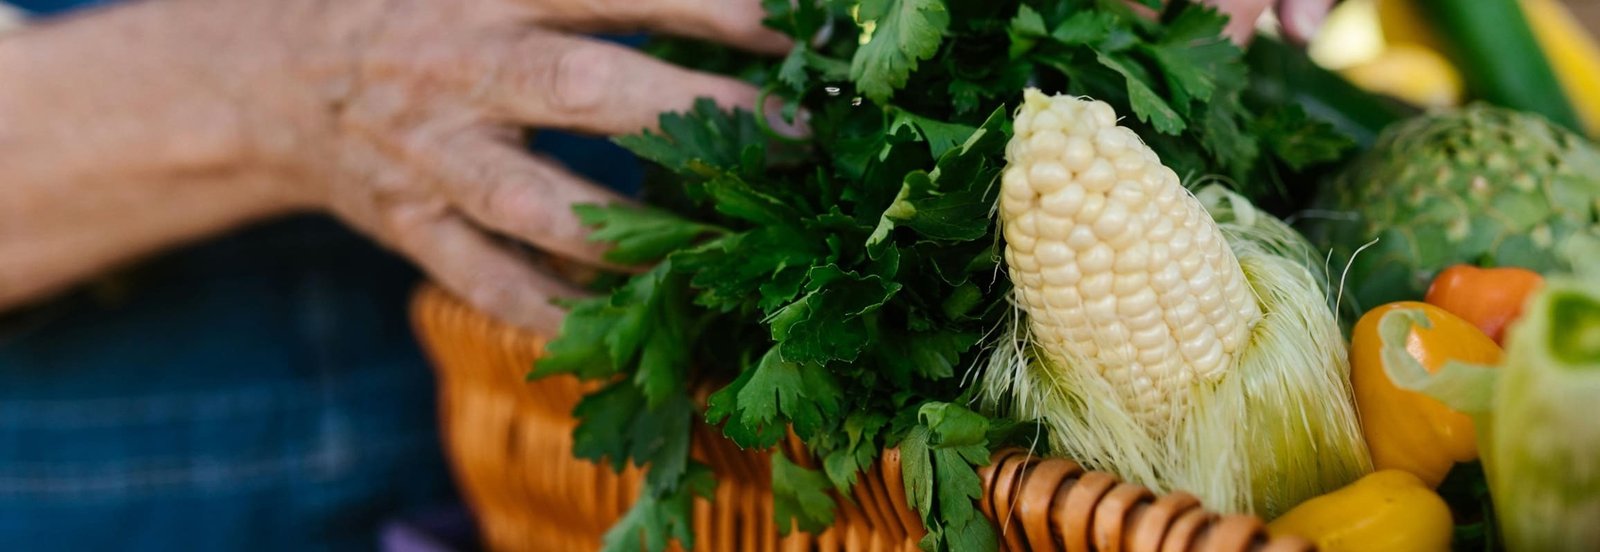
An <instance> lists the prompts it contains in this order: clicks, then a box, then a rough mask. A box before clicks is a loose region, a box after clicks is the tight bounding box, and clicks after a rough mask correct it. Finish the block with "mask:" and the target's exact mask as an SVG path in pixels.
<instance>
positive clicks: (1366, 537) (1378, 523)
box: [1267, 470, 1454, 552]
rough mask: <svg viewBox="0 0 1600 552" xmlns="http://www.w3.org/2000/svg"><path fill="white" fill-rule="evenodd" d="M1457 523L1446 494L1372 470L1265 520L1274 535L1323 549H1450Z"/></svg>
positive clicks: (1382, 551) (1326, 551)
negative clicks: (1309, 543)
mask: <svg viewBox="0 0 1600 552" xmlns="http://www.w3.org/2000/svg"><path fill="white" fill-rule="evenodd" d="M1453 528H1454V525H1453V524H1452V522H1451V520H1450V507H1449V506H1448V505H1446V504H1445V503H1444V499H1442V498H1439V495H1437V494H1435V493H1434V492H1433V490H1432V489H1429V488H1428V487H1427V486H1425V485H1423V482H1422V480H1421V479H1417V476H1415V475H1411V474H1410V473H1407V472H1404V471H1401V470H1380V471H1377V472H1373V473H1371V474H1368V475H1367V476H1366V477H1362V478H1361V479H1358V480H1356V482H1355V483H1351V484H1349V485H1347V486H1345V487H1344V488H1342V489H1339V490H1337V491H1334V492H1331V493H1328V494H1325V495H1322V496H1319V497H1316V498H1313V499H1311V500H1307V501H1305V502H1302V503H1300V505H1299V506H1295V507H1294V509H1293V510H1289V512H1288V513H1285V514H1283V516H1281V517H1279V518H1278V519H1275V520H1273V521H1272V523H1270V524H1268V525H1267V531H1268V532H1269V533H1271V534H1272V535H1273V536H1282V535H1294V536H1297V537H1301V538H1304V539H1307V540H1310V541H1312V542H1315V543H1316V544H1317V549H1318V550H1321V551H1322V552H1345V551H1349V552H1358V551H1359V552H1390V551H1394V552H1431V551H1436V550H1448V549H1449V548H1450V534H1451V531H1452V530H1453Z"/></svg>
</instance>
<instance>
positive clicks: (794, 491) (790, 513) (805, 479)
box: [772, 452, 833, 535]
mask: <svg viewBox="0 0 1600 552" xmlns="http://www.w3.org/2000/svg"><path fill="white" fill-rule="evenodd" d="M772 509H773V511H774V515H775V516H777V522H778V531H779V532H780V533H783V534H785V535H787V534H789V532H790V530H791V529H792V528H793V527H795V526H799V528H800V530H802V531H807V532H821V531H822V530H823V529H827V528H828V526H829V525H833V497H831V496H828V478H827V477H824V476H823V475H822V474H821V473H819V472H817V471H816V470H808V469H805V468H802V467H800V466H797V465H795V464H794V462H790V461H789V457H788V456H785V455H784V454H783V453H782V452H774V453H772Z"/></svg>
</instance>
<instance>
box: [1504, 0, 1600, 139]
mask: <svg viewBox="0 0 1600 552" xmlns="http://www.w3.org/2000/svg"><path fill="white" fill-rule="evenodd" d="M1522 11H1523V13H1524V14H1526V15H1527V17H1528V24H1529V25H1531V26H1532V27H1533V34H1534V37H1535V38H1537V39H1538V40H1539V48H1540V49H1542V50H1544V55H1545V57H1546V58H1548V59H1549V60H1550V67H1551V68H1552V69H1555V72H1556V79H1557V80H1559V81H1561V89H1562V91H1564V92H1566V93H1567V98H1568V100H1569V101H1571V102H1572V107H1573V109H1574V110H1576V111H1577V112H1578V118H1579V119H1580V120H1581V122H1582V123H1583V128H1584V132H1585V133H1587V134H1588V135H1590V136H1597V135H1600V45H1596V44H1595V40H1594V37H1592V36H1590V35H1589V33H1588V31H1586V30H1585V29H1584V28H1583V26H1582V25H1580V24H1578V20H1577V19H1576V18H1574V17H1573V16H1572V12H1571V11H1569V10H1567V7H1566V6H1563V5H1561V2H1558V1H1556V0H1522Z"/></svg>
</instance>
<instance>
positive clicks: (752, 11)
mask: <svg viewBox="0 0 1600 552" xmlns="http://www.w3.org/2000/svg"><path fill="white" fill-rule="evenodd" d="M519 1H520V2H522V3H523V4H526V5H527V6H528V8H529V10H531V12H532V14H533V15H532V17H533V19H534V20H535V21H538V22H540V23H543V24H545V25H549V26H554V27H560V28H564V29H569V30H574V31H580V32H595V31H608V32H616V31H635V30H654V31H662V32H666V33H670V34H676V35H681V36H688V37H694V38H701V39H706V40H712V41H717V42H721V43H724V44H728V45H730V46H736V47H740V48H744V49H747V50H751V51H754V52H760V53H768V54H781V53H784V52H787V51H788V50H789V47H790V46H792V45H793V44H794V43H793V41H791V40H790V39H789V37H787V36H785V35H784V34H783V33H779V32H777V31H774V30H772V29H769V28H767V27H765V26H763V25H762V24H761V20H762V19H763V18H765V17H766V11H765V10H763V9H762V8H761V3H760V1H759V0H544V1H534V0H519Z"/></svg>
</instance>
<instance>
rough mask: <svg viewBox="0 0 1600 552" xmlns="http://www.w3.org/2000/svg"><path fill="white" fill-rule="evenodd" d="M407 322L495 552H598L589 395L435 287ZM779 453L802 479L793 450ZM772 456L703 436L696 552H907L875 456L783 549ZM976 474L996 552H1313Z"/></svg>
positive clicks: (1066, 482)
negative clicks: (583, 441) (588, 457)
mask: <svg viewBox="0 0 1600 552" xmlns="http://www.w3.org/2000/svg"><path fill="white" fill-rule="evenodd" d="M412 317H413V320H414V322H415V324H416V328H417V331H418V333H419V335H420V336H421V339H422V342H423V345H424V347H425V348H426V350H427V351H428V354H429V355H430V357H431V359H432V361H433V363H434V366H435V368H436V371H437V372H438V375H439V382H440V418H441V423H442V427H443V431H444V440H445V444H446V447H447V449H448V453H449V455H450V456H451V458H452V459H453V467H454V470H455V476H456V478H457V481H458V483H459V484H460V486H461V488H462V489H463V492H464V493H465V495H466V497H467V500H468V502H469V503H470V505H471V507H472V509H473V510H474V511H475V513H476V514H477V516H478V523H479V526H480V528H481V529H482V532H483V535H484V539H485V542H486V543H487V544H488V545H489V546H490V547H491V548H492V549H494V550H595V549H598V548H599V547H600V541H601V536H602V535H603V534H604V533H605V531H606V529H607V528H609V527H610V526H611V524H612V523H613V522H614V521H616V520H617V519H618V518H619V517H620V516H621V515H622V514H623V513H624V512H625V511H626V509H627V507H628V505H629V504H630V503H631V502H632V500H633V498H634V497H635V496H636V495H637V493H638V491H639V487H640V481H641V476H642V474H641V473H640V472H639V471H637V470H633V469H629V470H627V471H624V472H622V473H620V474H617V473H613V472H612V471H611V470H610V469H609V467H606V466H600V465H596V464H591V463H588V462H584V461H581V460H577V459H575V458H573V456H572V429H573V427H575V426H576V425H577V422H576V420H574V419H573V418H572V416H571V411H572V407H573V406H574V405H576V404H577V402H578V399H579V398H580V397H581V396H582V394H583V392H584V391H586V390H588V389H591V387H590V386H587V385H585V384H582V383H579V382H578V381H577V380H575V379H573V378H570V377H553V378H546V379H542V380H538V381H535V382H527V381H525V379H524V376H525V374H526V373H527V371H528V370H529V368H530V367H531V366H532V364H533V361H534V360H535V359H537V358H538V356H539V355H540V353H541V352H542V350H543V347H544V340H543V339H541V338H540V337H539V336H536V335H531V334H529V333H527V332H524V331H521V330H518V329H515V328H512V327H509V326H506V325H503V324H500V323H498V322H495V321H494V320H491V319H489V318H488V317H486V316H484V315H482V314H479V313H478V312H476V311H474V310H472V309H471V308H469V307H468V306H466V305H465V304H464V303H462V302H460V301H458V300H456V299H455V298H453V297H452V296H450V295H449V294H447V293H445V292H443V291H441V290H440V289H439V288H436V287H432V286H425V287H424V288H422V289H421V290H419V291H418V293H417V294H416V296H415V299H414V301H413V304H412ZM785 448H786V450H785V451H783V452H784V453H786V454H789V456H790V457H791V458H794V459H795V460H796V462H798V463H801V464H803V465H809V464H811V462H810V460H809V458H807V457H806V456H805V455H804V454H803V452H802V449H800V448H799V447H798V445H797V444H796V443H794V442H789V443H787V444H786V445H785ZM772 453H773V451H745V450H740V449H739V448H737V447H736V446H734V445H733V444H732V443H731V442H729V441H728V440H726V439H724V438H722V437H721V435H720V434H718V433H717V432H716V431H715V430H714V429H713V428H710V427H708V426H703V425H702V426H699V427H698V428H697V430H696V434H695V435H694V445H693V452H692V454H693V455H694V457H695V458H696V459H697V460H699V461H701V462H704V463H706V464H707V465H709V466H711V468H712V470H713V471H715V472H716V474H717V478H718V485H717V489H716V494H715V496H714V498H713V499H712V500H709V501H708V500H698V501H696V502H695V510H694V532H695V542H694V546H695V550H719V551H720V550H737V551H765V550H784V551H800V550H824V551H835V550H843V551H850V552H867V551H896V550H903V551H908V552H909V551H914V550H917V549H918V548H917V541H918V540H919V539H921V537H922V535H923V529H922V526H921V523H920V522H919V521H918V518H917V516H916V514H915V513H914V512H913V510H912V509H911V508H910V507H908V506H907V504H906V502H905V489H904V487H903V485H902V484H901V478H900V462H899V456H898V453H897V452H896V451H894V450H890V451H886V452H885V453H884V454H883V455H882V460H881V461H880V462H879V463H878V465H877V466H876V467H874V468H873V469H872V470H871V471H870V472H868V473H865V474H863V475H862V477H861V478H860V481H859V482H858V483H857V484H856V485H855V487H854V488H853V489H852V492H851V495H852V496H851V498H852V499H853V501H840V504H839V513H838V515H837V516H836V523H835V524H834V526H833V527H831V528H830V529H828V530H827V531H825V532H823V533H821V534H819V535H808V534H802V533H795V534H792V535H790V536H788V537H783V538H780V537H779V536H778V531H777V527H775V525H774V523H773V521H772V518H773V514H772V495H771V493H770V492H769V488H770V487H769V477H770V475H769V473H768V470H769V462H768V459H767V456H766V455H767V454H772ZM993 460H994V461H993V462H991V464H990V465H989V466H988V467H987V468H985V469H984V470H983V471H982V472H981V473H980V475H981V477H982V478H983V481H984V494H983V498H982V501H981V507H982V511H983V512H984V514H985V515H987V516H989V518H990V519H994V520H1004V521H1005V524H1004V526H1003V527H1002V534H1003V535H1004V537H1003V547H1004V548H1006V549H1008V550H1069V551H1077V550H1085V551H1087V550H1098V551H1109V550H1128V551H1141V552H1142V551H1151V552H1155V551H1169V550H1170V551H1219V552H1220V551H1243V550H1285V551H1287V550H1310V549H1311V545H1310V544H1309V543H1307V542H1305V541H1303V540H1300V539H1296V538H1269V537H1268V536H1267V535H1266V533H1265V531H1264V529H1263V526H1262V522H1261V520H1260V519H1258V518H1255V517H1252V516H1218V515H1215V514H1212V513H1209V512H1206V511H1205V510H1203V509H1201V508H1200V507H1199V501H1198V500H1196V499H1195V498H1194V497H1193V496H1190V495H1187V494H1184V493H1174V494H1171V495H1166V496H1161V497H1157V496H1154V495H1152V494H1151V493H1150V491H1148V490H1147V489H1145V488H1143V487H1140V486H1138V485H1133V484H1130V483H1123V482H1119V481H1118V480H1117V478H1116V477H1115V476H1112V475H1111V474H1108V473H1104V472H1092V471H1085V470H1083V469H1082V468H1080V467H1079V466H1078V465H1077V464H1075V463H1073V462H1071V461H1068V460H1061V459H1051V460H1045V459H1040V458H1036V457H1032V456H1030V455H1028V454H1025V453H1023V452H1022V451H1017V450H1005V451H1000V452H997V453H996V454H995V455H994V458H993Z"/></svg>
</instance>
